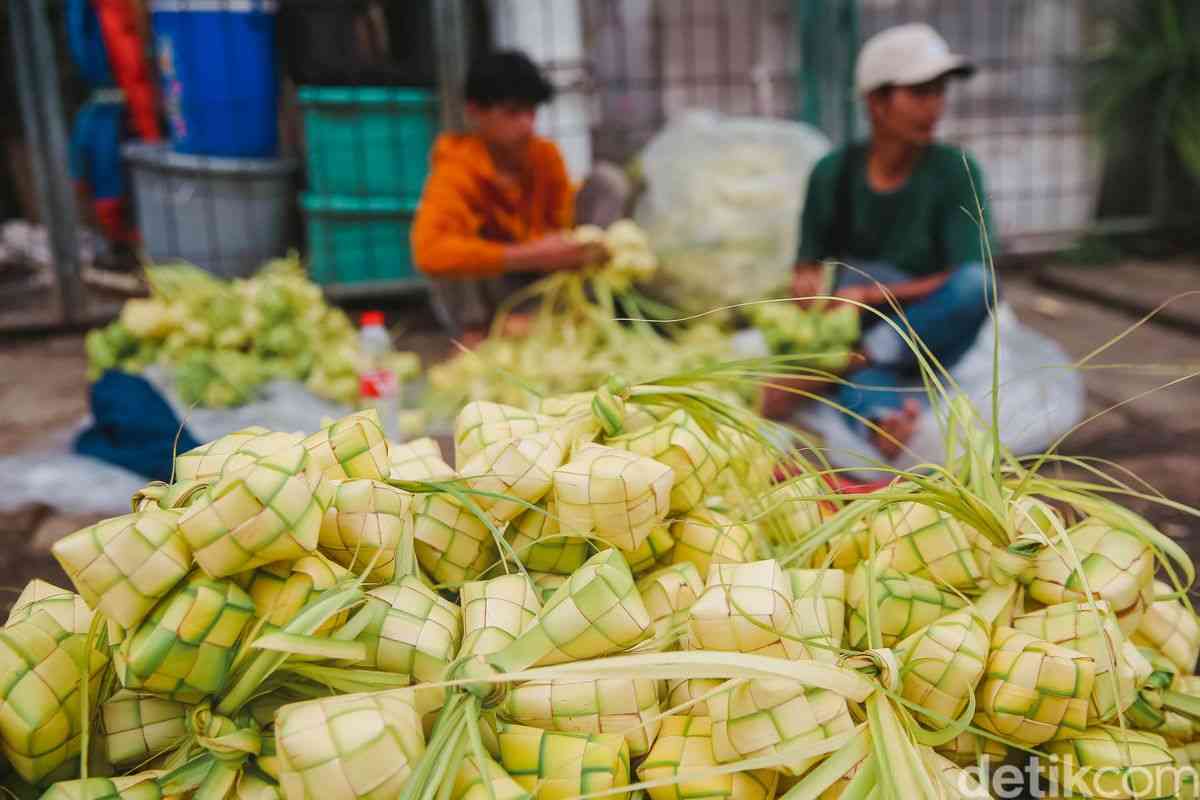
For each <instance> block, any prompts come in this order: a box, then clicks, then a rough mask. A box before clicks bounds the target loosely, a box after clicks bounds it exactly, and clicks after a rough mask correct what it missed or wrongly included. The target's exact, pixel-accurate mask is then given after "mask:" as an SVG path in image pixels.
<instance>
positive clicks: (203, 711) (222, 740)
mask: <svg viewBox="0 0 1200 800" xmlns="http://www.w3.org/2000/svg"><path fill="white" fill-rule="evenodd" d="M188 730H189V731H190V732H191V733H192V735H194V736H195V737H196V743H197V744H199V745H200V746H201V747H203V748H204V749H205V750H207V751H208V752H209V753H211V754H212V756H213V758H215V759H216V760H217V761H220V762H222V763H224V764H225V765H226V766H228V767H229V768H231V769H238V768H239V767H240V766H241V765H242V763H243V762H245V760H246V759H247V758H249V757H250V756H257V755H258V754H259V753H261V752H262V734H261V733H260V731H259V728H258V724H257V723H256V722H255V721H254V720H253V719H250V718H247V719H246V720H245V721H244V724H241V725H239V724H238V723H236V722H234V721H233V720H231V719H230V718H229V717H224V716H221V715H220V714H214V713H213V711H212V709H211V708H210V707H209V705H208V703H201V704H200V705H198V706H196V707H194V708H193V709H192V710H191V711H190V712H189V713H188Z"/></svg>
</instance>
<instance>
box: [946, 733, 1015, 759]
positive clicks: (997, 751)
mask: <svg viewBox="0 0 1200 800" xmlns="http://www.w3.org/2000/svg"><path fill="white" fill-rule="evenodd" d="M935 749H936V750H937V752H938V754H939V755H941V756H942V757H943V758H946V759H949V760H950V761H951V762H953V763H955V764H957V765H958V766H960V767H970V766H976V765H979V764H980V763H983V764H993V763H998V762H1000V761H1003V760H1004V759H1005V758H1007V757H1008V748H1007V747H1005V746H1004V745H1002V744H1000V743H999V742H997V741H996V740H994V739H988V738H987V737H985V736H980V735H979V734H977V733H973V732H971V731H963V732H962V733H960V734H959V735H958V736H956V737H954V738H953V739H951V740H950V741H949V742H946V743H945V744H943V745H940V746H939V747H937V748H935Z"/></svg>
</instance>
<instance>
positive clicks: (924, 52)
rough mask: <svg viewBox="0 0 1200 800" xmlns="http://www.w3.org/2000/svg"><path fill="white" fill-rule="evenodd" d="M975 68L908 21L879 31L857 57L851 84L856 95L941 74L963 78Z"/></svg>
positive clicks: (925, 27) (922, 26)
mask: <svg viewBox="0 0 1200 800" xmlns="http://www.w3.org/2000/svg"><path fill="white" fill-rule="evenodd" d="M974 71H975V65H974V64H972V63H971V62H969V61H967V59H966V58H965V57H964V56H960V55H957V54H955V53H951V52H950V45H948V44H946V40H945V39H943V38H942V37H941V36H940V35H939V34H938V32H937V31H935V30H934V29H933V28H931V27H929V26H928V25H926V24H925V23H923V22H911V23H909V24H907V25H897V26H896V27H894V28H888V29H887V30H884V31H880V32H879V33H877V34H875V35H874V36H872V37H871V38H870V39H868V40H867V42H866V44H864V45H863V46H862V50H861V51H859V54H858V64H857V65H856V66H855V75H854V84H855V88H856V89H857V90H858V93H859V94H860V95H866V94H870V93H871V92H873V91H875V90H876V89H878V88H880V87H883V86H915V85H917V84H919V83H926V82H928V81H931V80H934V79H935V78H940V77H942V76H943V75H952V76H957V77H964V78H965V77H967V76H968V75H970V74H971V73H973V72H974Z"/></svg>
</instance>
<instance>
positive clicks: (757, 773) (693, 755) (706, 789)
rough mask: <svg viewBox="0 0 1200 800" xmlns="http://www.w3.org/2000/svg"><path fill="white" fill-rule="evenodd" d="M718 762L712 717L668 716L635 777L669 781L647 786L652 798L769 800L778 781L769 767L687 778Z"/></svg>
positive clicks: (704, 770) (651, 781)
mask: <svg viewBox="0 0 1200 800" xmlns="http://www.w3.org/2000/svg"><path fill="white" fill-rule="evenodd" d="M716 766H717V761H716V759H715V758H713V744H712V720H711V719H710V718H708V717H704V716H686V717H667V718H666V719H664V720H663V724H662V730H660V731H659V734H658V739H657V740H656V741H655V742H654V747H653V749H651V750H650V753H649V754H648V755H647V756H646V758H645V760H644V761H642V763H641V765H640V766H639V767H638V778H639V779H641V780H642V781H644V782H647V783H653V782H655V781H660V780H670V779H674V778H681V780H677V781H672V782H670V783H667V784H664V785H662V786H652V787H651V788H649V789H647V790H646V793H647V794H649V795H650V798H651V800H701V799H702V798H713V797H721V798H728V800H771V798H773V797H774V796H775V787H776V786H777V785H778V783H779V772H778V771H777V770H772V769H759V770H747V771H744V772H733V773H726V774H724V775H713V776H710V777H700V778H689V777H688V776H689V775H695V774H697V773H703V772H706V771H708V770H711V769H713V768H714V767H716Z"/></svg>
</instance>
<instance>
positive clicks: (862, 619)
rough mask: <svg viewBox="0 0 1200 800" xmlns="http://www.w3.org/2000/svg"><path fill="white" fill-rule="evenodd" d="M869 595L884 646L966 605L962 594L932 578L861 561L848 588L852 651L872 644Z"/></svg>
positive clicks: (848, 631) (892, 644) (847, 605)
mask: <svg viewBox="0 0 1200 800" xmlns="http://www.w3.org/2000/svg"><path fill="white" fill-rule="evenodd" d="M868 575H871V576H873V578H874V582H875V585H874V587H871V586H869V585H868V580H869V578H868ZM868 597H869V598H870V602H871V603H872V604H873V605H874V607H875V609H876V617H875V618H876V620H877V622H878V625H879V633H880V636H881V638H882V642H883V646H884V647H894V646H895V645H896V643H897V642H899V641H900V640H901V639H904V638H906V637H907V636H909V635H911V634H913V633H915V632H917V631H919V630H920V629H922V628H924V627H925V626H926V625H929V624H930V623H931V622H936V621H937V620H938V619H941V618H942V617H944V616H946V615H947V614H951V613H953V612H955V611H957V610H958V609H960V608H962V607H963V605H965V601H964V600H963V599H962V598H961V597H960V596H958V595H956V594H954V593H953V592H951V591H949V590H946V589H943V588H940V587H939V586H938V585H937V584H935V583H933V582H932V581H928V580H925V579H924V578H918V577H916V576H914V575H907V574H905V573H903V572H900V571H899V570H895V569H891V568H885V569H878V568H875V569H872V568H871V565H868V564H865V563H864V564H859V565H858V567H856V568H855V570H854V573H853V575H851V577H850V581H849V585H848V586H847V588H846V610H847V612H848V613H849V621H848V623H847V624H848V627H847V632H846V644H847V646H849V647H850V648H851V649H853V650H865V649H867V648H868V647H870V638H869V636H868V633H867V611H868V608H869V607H868Z"/></svg>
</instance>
